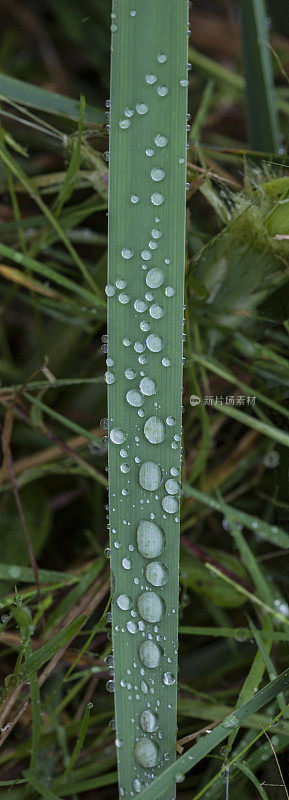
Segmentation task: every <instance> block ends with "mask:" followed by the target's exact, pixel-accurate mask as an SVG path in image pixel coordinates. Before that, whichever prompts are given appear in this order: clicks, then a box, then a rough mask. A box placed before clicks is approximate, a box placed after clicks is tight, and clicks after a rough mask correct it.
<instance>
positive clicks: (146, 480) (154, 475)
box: [139, 461, 162, 492]
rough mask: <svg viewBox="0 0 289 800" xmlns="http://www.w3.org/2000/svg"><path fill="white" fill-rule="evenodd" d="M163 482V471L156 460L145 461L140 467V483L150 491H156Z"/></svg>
mask: <svg viewBox="0 0 289 800" xmlns="http://www.w3.org/2000/svg"><path fill="white" fill-rule="evenodd" d="M161 482H162V471H161V468H160V466H159V465H158V464H156V463H155V462H154V461H144V463H143V464H141V465H140V468H139V483H140V485H141V486H142V488H143V489H146V490H147V491H148V492H154V491H155V490H156V489H158V487H159V486H160V484H161Z"/></svg>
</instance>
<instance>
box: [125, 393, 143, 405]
mask: <svg viewBox="0 0 289 800" xmlns="http://www.w3.org/2000/svg"><path fill="white" fill-rule="evenodd" d="M126 399H127V402H128V403H129V404H130V406H135V408H139V407H140V406H142V404H143V397H142V395H141V393H140V392H138V391H137V389H130V390H129V392H127V393H126Z"/></svg>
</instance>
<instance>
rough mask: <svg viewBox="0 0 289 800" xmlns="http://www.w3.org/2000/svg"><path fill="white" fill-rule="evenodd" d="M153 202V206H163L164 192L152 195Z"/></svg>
mask: <svg viewBox="0 0 289 800" xmlns="http://www.w3.org/2000/svg"><path fill="white" fill-rule="evenodd" d="M151 202H152V204H153V206H161V205H162V204H163V202H164V196H163V194H160V192H154V193H153V194H152V195H151Z"/></svg>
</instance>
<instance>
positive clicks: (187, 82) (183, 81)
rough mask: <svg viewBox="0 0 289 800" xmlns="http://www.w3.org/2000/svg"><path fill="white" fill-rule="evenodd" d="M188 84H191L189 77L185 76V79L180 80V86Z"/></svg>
mask: <svg viewBox="0 0 289 800" xmlns="http://www.w3.org/2000/svg"><path fill="white" fill-rule="evenodd" d="M188 85H189V81H188V79H187V78H184V79H182V80H181V81H180V86H188Z"/></svg>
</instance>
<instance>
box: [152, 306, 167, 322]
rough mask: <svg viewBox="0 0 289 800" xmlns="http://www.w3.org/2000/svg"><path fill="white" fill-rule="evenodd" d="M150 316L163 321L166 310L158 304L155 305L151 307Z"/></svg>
mask: <svg viewBox="0 0 289 800" xmlns="http://www.w3.org/2000/svg"><path fill="white" fill-rule="evenodd" d="M150 315H151V317H153V319H161V317H163V316H164V309H163V308H162V307H161V306H159V305H158V304H157V303H153V304H152V306H151V307H150Z"/></svg>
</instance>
